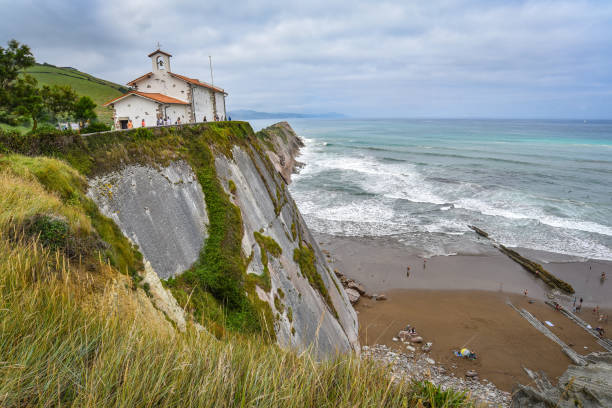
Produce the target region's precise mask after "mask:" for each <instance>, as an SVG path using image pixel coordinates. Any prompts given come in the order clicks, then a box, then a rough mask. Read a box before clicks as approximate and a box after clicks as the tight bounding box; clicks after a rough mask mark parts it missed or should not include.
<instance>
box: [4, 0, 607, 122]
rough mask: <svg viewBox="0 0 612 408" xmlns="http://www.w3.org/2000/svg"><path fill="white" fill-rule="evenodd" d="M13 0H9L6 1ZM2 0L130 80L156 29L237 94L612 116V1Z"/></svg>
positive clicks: (191, 64) (196, 71) (200, 72)
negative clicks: (210, 65)
mask: <svg viewBox="0 0 612 408" xmlns="http://www.w3.org/2000/svg"><path fill="white" fill-rule="evenodd" d="M2 3H5V4H2ZM408 3H409V2H402V1H397V2H391V1H387V2H377V1H336V2H329V1H325V2H324V1H318V0H314V1H310V2H298V3H296V4H290V3H289V2H286V1H271V0H263V1H257V2H255V1H235V2H232V3H227V2H224V3H222V2H212V1H209V2H201V1H193V0H179V1H175V2H167V1H158V0H121V1H118V0H105V1H93V2H81V1H59V0H41V1H36V2H33V1H20V2H19V3H16V2H14V0H13V1H11V2H9V1H6V0H0V7H2V9H4V10H11V18H8V19H7V18H5V19H4V21H3V24H2V27H0V39H2V38H3V39H4V40H5V41H6V40H8V39H10V38H16V39H18V40H19V41H21V42H24V43H26V44H29V45H30V46H31V47H32V48H33V50H34V52H35V55H36V57H37V59H38V60H39V61H47V62H49V63H53V64H57V65H62V66H65V65H68V66H74V67H76V68H79V69H81V70H84V71H86V72H89V73H92V74H94V75H98V76H100V77H103V78H106V79H109V80H113V81H115V82H119V83H125V82H127V81H129V80H131V79H133V78H135V77H137V76H139V75H141V74H142V73H144V72H147V71H148V70H149V61H148V59H147V57H146V55H147V54H148V53H149V52H150V51H152V50H153V48H154V47H155V44H156V43H157V41H159V42H161V43H162V48H163V49H166V50H167V51H169V52H171V53H172V54H173V55H174V58H173V61H172V68H173V70H174V71H176V72H179V73H183V74H185V75H190V76H194V77H198V78H200V79H203V80H208V79H209V71H208V55H212V56H213V63H214V67H215V83H217V84H219V85H220V86H223V87H224V88H226V89H227V90H228V91H229V93H230V96H229V100H228V102H229V107H230V108H235V109H238V108H253V109H259V110H272V111H279V110H300V111H303V112H316V111H340V112H344V113H347V114H349V115H356V116H395V117H405V116H438V117H455V116H477V117H491V116H493V117H534V116H535V117H607V118H610V117H611V116H612V112H611V111H610V109H609V106H612V96H611V95H610V91H609V90H610V89H612V88H611V85H612V73H611V70H610V67H611V66H612V64H611V63H612V45H611V42H610V41H609V38H612V24H611V23H612V4H609V3H607V2H601V1H596V0H593V1H509V2H508V1H467V0H446V1H438V2H427V3H425V2H415V3H414V4H408Z"/></svg>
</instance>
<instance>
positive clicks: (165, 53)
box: [148, 48, 172, 57]
mask: <svg viewBox="0 0 612 408" xmlns="http://www.w3.org/2000/svg"><path fill="white" fill-rule="evenodd" d="M158 52H159V53H160V54H164V55H167V56H169V57H171V56H172V54H168V53H167V52H166V51H162V50H160V49H159V48H158V49H156V50H155V51H153V52H152V53H150V54H149V55H148V57H151V56H152V55H155V54H157V53H158Z"/></svg>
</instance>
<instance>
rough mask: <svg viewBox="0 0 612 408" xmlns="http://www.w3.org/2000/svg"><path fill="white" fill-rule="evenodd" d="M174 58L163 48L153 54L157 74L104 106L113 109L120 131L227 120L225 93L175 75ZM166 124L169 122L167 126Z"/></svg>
mask: <svg viewBox="0 0 612 408" xmlns="http://www.w3.org/2000/svg"><path fill="white" fill-rule="evenodd" d="M171 57H172V55H170V54H168V53H167V52H165V51H162V50H160V49H159V48H158V49H157V50H156V51H153V52H152V53H151V54H149V58H151V63H152V67H153V71H151V72H149V73H147V74H144V75H142V76H141V77H138V78H136V79H134V80H133V81H130V82H128V83H127V85H128V86H130V87H131V90H130V91H129V92H128V93H126V94H124V95H121V96H120V97H118V98H115V99H113V100H110V101H108V102H106V103H105V104H104V106H109V107H110V108H112V109H113V119H114V122H115V126H116V127H117V129H126V128H128V123H129V122H130V121H131V122H132V126H133V127H141V126H142V121H143V119H144V123H145V126H155V125H157V124H159V123H160V121H162V123H171V124H174V123H177V121H179V122H180V123H195V122H204V121H214V120H225V118H226V112H225V97H226V96H227V92H225V91H224V90H223V89H221V88H219V87H216V86H213V85H211V84H208V83H206V82H202V81H200V80H198V79H194V78H189V77H186V76H183V75H179V74H175V73H174V72H172V70H171V69H170V58H171ZM164 120H165V122H164Z"/></svg>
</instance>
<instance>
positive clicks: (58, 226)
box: [26, 215, 69, 250]
mask: <svg viewBox="0 0 612 408" xmlns="http://www.w3.org/2000/svg"><path fill="white" fill-rule="evenodd" d="M68 231H69V228H68V223H67V222H66V221H65V220H63V219H61V218H59V217H52V216H49V215H42V216H36V217H35V218H34V219H33V220H32V221H31V223H30V225H29V226H28V228H27V231H26V232H27V234H28V235H31V236H37V237H38V239H39V241H40V243H41V244H42V245H43V246H46V247H48V248H50V249H51V250H57V249H64V248H66V245H67V240H68Z"/></svg>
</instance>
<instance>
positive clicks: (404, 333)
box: [397, 330, 412, 342]
mask: <svg viewBox="0 0 612 408" xmlns="http://www.w3.org/2000/svg"><path fill="white" fill-rule="evenodd" d="M397 337H399V338H400V339H401V340H402V341H403V342H406V341H410V338H411V337H412V334H411V333H410V332H409V331H407V330H402V331H400V332H399V333H398V334H397Z"/></svg>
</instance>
